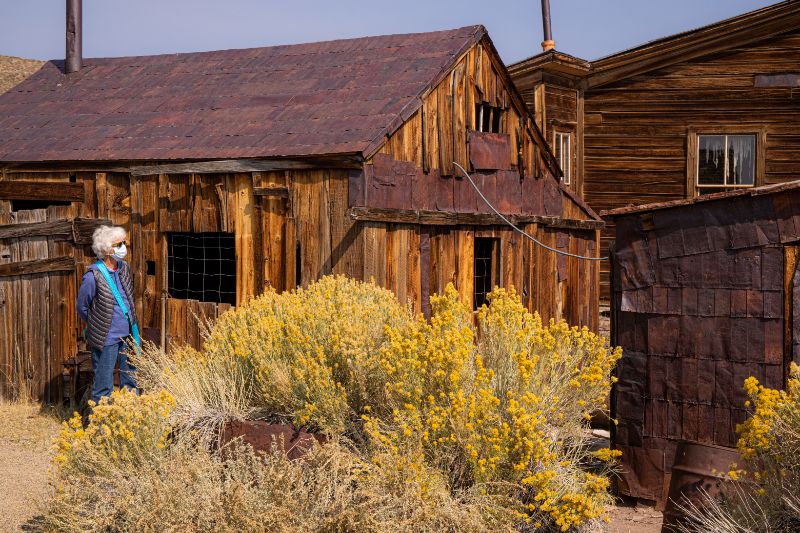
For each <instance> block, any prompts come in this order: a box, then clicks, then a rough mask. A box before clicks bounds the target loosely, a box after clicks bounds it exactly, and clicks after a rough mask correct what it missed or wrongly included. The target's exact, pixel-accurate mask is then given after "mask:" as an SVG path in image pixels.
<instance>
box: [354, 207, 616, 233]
mask: <svg viewBox="0 0 800 533" xmlns="http://www.w3.org/2000/svg"><path fill="white" fill-rule="evenodd" d="M348 216H350V218H352V219H353V220H359V221H373V222H388V223H399V224H422V225H427V226H462V225H469V226H506V223H505V222H503V220H502V219H501V218H500V217H498V216H497V215H495V214H492V213H454V212H448V211H419V210H412V209H385V208H378V207H351V208H350V209H349V210H348ZM506 218H508V220H510V221H511V222H512V223H513V224H514V225H517V226H519V225H520V224H525V223H530V222H536V223H537V224H541V225H543V226H549V227H552V228H568V229H598V228H602V227H603V226H604V222H602V221H599V220H578V219H565V218H559V217H548V216H539V215H509V216H508V217H506Z"/></svg>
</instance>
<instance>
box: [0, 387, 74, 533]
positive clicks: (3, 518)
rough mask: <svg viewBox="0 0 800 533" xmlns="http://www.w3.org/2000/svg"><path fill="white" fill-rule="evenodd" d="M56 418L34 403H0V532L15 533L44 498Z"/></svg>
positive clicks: (57, 424)
mask: <svg viewBox="0 0 800 533" xmlns="http://www.w3.org/2000/svg"><path fill="white" fill-rule="evenodd" d="M59 424H60V418H59V416H58V415H57V414H55V413H52V412H42V411H41V409H40V408H39V406H37V405H34V404H14V403H11V404H9V403H0V492H1V493H2V497H0V531H1V532H6V531H19V530H20V529H21V528H22V527H23V526H24V524H26V523H27V522H28V521H29V520H30V519H31V518H33V517H34V516H35V514H36V509H37V502H38V501H40V500H41V499H42V498H44V497H45V496H46V495H47V491H48V484H47V471H48V468H49V465H50V457H51V455H50V446H51V441H52V438H53V437H54V436H55V435H56V434H57V433H58V429H59Z"/></svg>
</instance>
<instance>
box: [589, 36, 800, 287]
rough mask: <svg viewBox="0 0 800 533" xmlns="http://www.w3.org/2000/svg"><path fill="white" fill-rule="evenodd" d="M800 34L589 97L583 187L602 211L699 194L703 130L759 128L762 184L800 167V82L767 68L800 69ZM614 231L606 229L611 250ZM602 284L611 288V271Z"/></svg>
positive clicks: (604, 89)
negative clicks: (763, 82)
mask: <svg viewBox="0 0 800 533" xmlns="http://www.w3.org/2000/svg"><path fill="white" fill-rule="evenodd" d="M798 49H800V32H798V31H795V32H793V33H790V34H788V35H783V36H781V37H778V38H773V39H769V40H767V41H763V42H761V43H757V44H753V45H748V46H745V47H735V48H732V49H729V50H726V51H725V52H722V53H717V54H714V55H710V56H706V57H703V58H700V59H695V60H692V61H687V62H683V63H678V64H675V65H672V66H669V67H667V68H663V69H659V70H656V71H653V72H648V73H645V74H640V75H638V76H634V77H631V78H628V79H625V80H623V81H620V82H618V83H614V84H611V85H608V86H601V87H597V88H591V89H587V90H586V92H585V95H584V106H585V121H586V126H585V133H584V137H583V150H584V162H583V168H584V176H583V180H584V182H583V189H582V193H583V195H584V198H585V199H586V201H587V202H588V203H589V205H591V206H592V207H593V208H594V209H596V210H597V211H600V210H606V209H614V208H617V207H622V206H625V205H628V204H634V205H640V204H646V203H651V202H662V201H668V200H674V199H679V198H687V197H692V196H694V195H695V190H694V177H695V173H694V170H693V169H694V167H695V165H696V164H697V162H696V152H697V141H696V139H697V137H696V136H697V133H704V132H705V133H725V132H728V133H752V134H755V135H756V136H757V139H756V143H757V148H756V150H757V159H756V180H755V184H756V186H758V185H767V184H770V183H778V182H783V181H789V180H793V179H797V176H798V175H800V136H799V135H798V131H800V129H799V128H800V103H798V99H797V90H798V89H797V87H796V86H794V87H792V86H790V85H789V84H784V85H783V86H780V85H776V86H772V87H759V86H757V84H756V79H757V77H759V76H762V75H766V76H771V75H776V74H783V73H787V72H795V73H797V72H798V67H797V53H798ZM613 235H614V226H613V223H610V224H609V225H608V226H607V227H606V229H605V230H604V231H603V236H602V239H601V253H602V254H606V253H607V250H608V244H609V242H610V240H611V239H612V238H613ZM601 286H602V290H603V294H605V295H607V294H608V270H607V269H605V268H604V270H603V273H602V280H601Z"/></svg>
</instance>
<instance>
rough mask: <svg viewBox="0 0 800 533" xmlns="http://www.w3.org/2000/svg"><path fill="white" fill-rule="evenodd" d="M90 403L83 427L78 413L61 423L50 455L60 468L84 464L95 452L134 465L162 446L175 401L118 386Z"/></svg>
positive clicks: (81, 466)
mask: <svg viewBox="0 0 800 533" xmlns="http://www.w3.org/2000/svg"><path fill="white" fill-rule="evenodd" d="M90 405H91V406H92V407H93V411H92V414H91V415H89V424H88V425H87V427H86V428H85V429H84V428H83V425H82V423H81V416H80V415H79V414H78V413H75V415H74V416H73V417H72V418H71V419H70V420H68V421H66V422H64V423H63V425H62V428H61V432H60V434H59V436H58V438H57V439H56V442H55V452H56V455H55V459H54V460H55V463H56V465H58V466H59V467H60V468H62V469H69V468H86V467H87V466H88V465H87V464H86V463H87V462H91V461H92V460H93V458H96V457H97V454H99V455H102V456H103V457H104V458H107V459H111V460H114V461H117V460H119V461H123V462H127V463H132V464H134V465H135V464H136V463H138V462H140V461H142V460H146V459H147V458H148V457H149V456H150V455H152V454H153V453H159V450H163V449H164V447H165V446H166V444H167V438H168V436H169V433H170V424H169V417H170V412H171V410H172V408H173V406H174V405H175V399H174V398H173V397H172V396H171V395H170V394H168V393H166V392H164V391H161V392H159V393H154V394H144V395H142V396H138V395H137V394H136V393H135V392H132V391H129V390H127V389H121V390H118V391H114V392H113V393H112V395H111V397H110V398H103V399H102V400H100V403H99V404H98V405H94V404H93V402H90Z"/></svg>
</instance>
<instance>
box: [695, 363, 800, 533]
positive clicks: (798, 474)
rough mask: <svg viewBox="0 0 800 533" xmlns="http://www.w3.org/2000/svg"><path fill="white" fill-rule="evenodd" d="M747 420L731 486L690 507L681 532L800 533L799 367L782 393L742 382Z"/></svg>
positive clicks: (741, 429) (753, 380)
mask: <svg viewBox="0 0 800 533" xmlns="http://www.w3.org/2000/svg"><path fill="white" fill-rule="evenodd" d="M744 388H745V391H746V392H747V394H748V396H749V397H750V399H749V400H748V401H747V404H746V407H748V408H749V409H750V411H751V416H750V417H749V418H748V419H747V420H746V421H745V422H744V423H743V424H740V425H739V426H737V428H736V429H737V431H738V433H739V440H738V442H737V448H738V450H739V453H740V455H741V458H742V460H743V461H744V465H732V466H731V468H732V469H731V471H730V472H729V473H728V477H730V478H731V479H732V480H733V481H738V483H731V484H729V487H728V488H727V491H726V492H725V494H724V497H723V498H722V499H721V501H713V500H710V501H709V502H708V506H707V507H706V508H703V509H699V508H697V507H696V506H688V507H689V508H688V509H687V511H688V514H689V518H690V522H689V523H688V524H687V525H686V526H685V527H684V528H683V529H684V530H685V531H692V532H700V531H703V532H705V531H719V532H722V533H744V532H751V531H752V532H762V531H763V532H786V533H789V532H796V531H800V367H798V366H797V365H795V364H794V363H792V365H791V369H790V373H789V380H788V383H787V387H786V390H774V389H769V388H767V387H764V386H763V385H761V384H759V382H758V380H757V379H756V378H754V377H749V378H747V380H745V383H744Z"/></svg>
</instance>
